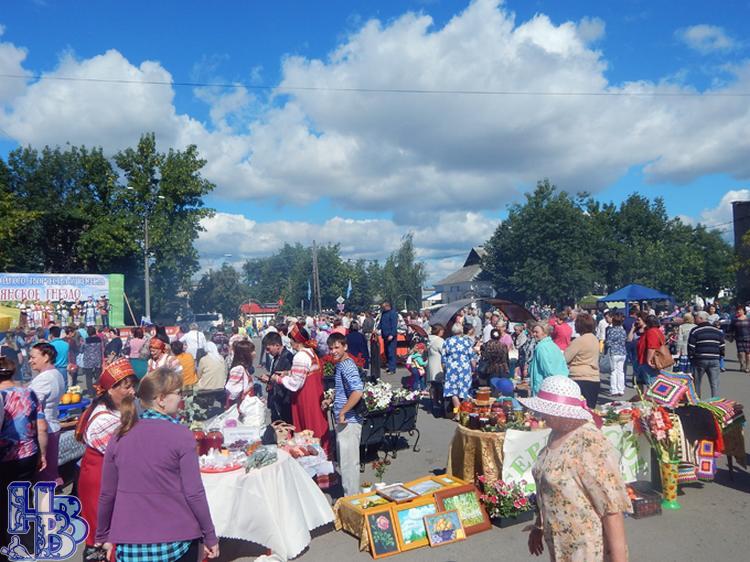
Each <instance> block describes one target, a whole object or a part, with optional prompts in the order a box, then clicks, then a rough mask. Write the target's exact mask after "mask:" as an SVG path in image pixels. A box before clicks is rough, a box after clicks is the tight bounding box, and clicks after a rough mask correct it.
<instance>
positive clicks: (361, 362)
mask: <svg viewBox="0 0 750 562" xmlns="http://www.w3.org/2000/svg"><path fill="white" fill-rule="evenodd" d="M350 357H351V358H352V361H354V364H355V365H356V366H357V368H358V369H359V370H360V371H361V370H362V369H364V368H365V358H364V357H362V355H361V354H360V355H356V356H354V355H350ZM320 361H321V363H323V376H324V377H333V376H334V375H335V374H336V363H335V362H334V360H333V355H331V354H330V353H329V354H327V355H324V356H323V357H321V358H320Z"/></svg>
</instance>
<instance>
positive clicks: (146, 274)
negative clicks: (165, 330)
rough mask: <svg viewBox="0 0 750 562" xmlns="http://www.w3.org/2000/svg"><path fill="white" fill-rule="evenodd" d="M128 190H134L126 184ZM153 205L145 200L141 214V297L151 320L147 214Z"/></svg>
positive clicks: (153, 203)
mask: <svg viewBox="0 0 750 562" xmlns="http://www.w3.org/2000/svg"><path fill="white" fill-rule="evenodd" d="M127 189H128V190H129V191H135V188H134V187H132V186H128V187H127ZM156 199H162V200H163V199H165V197H164V196H163V195H157V196H156ZM154 206H155V200H154V199H151V200H149V201H146V205H145V207H146V210H145V213H144V214H143V277H144V279H143V297H144V299H145V303H144V305H145V306H144V308H145V312H146V314H145V316H146V318H147V319H148V321H149V322H150V321H151V264H150V263H149V255H148V254H149V246H148V216H149V214H151V212H152V211H153V209H154Z"/></svg>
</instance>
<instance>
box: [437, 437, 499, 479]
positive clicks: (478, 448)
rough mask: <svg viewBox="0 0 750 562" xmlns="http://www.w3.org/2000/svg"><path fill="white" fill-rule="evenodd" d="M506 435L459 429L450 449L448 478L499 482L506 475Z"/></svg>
mask: <svg viewBox="0 0 750 562" xmlns="http://www.w3.org/2000/svg"><path fill="white" fill-rule="evenodd" d="M504 442H505V432H504V431H502V432H498V433H491V432H486V431H481V430H477V429H469V428H468V427H464V426H462V425H459V426H458V427H456V432H455V433H454V434H453V440H452V441H451V444H450V448H449V449H448V467H447V472H448V474H452V475H454V476H457V477H459V478H463V479H464V480H468V481H472V480H473V479H474V478H475V476H476V475H477V474H483V475H485V476H486V477H487V478H490V479H493V480H498V479H500V477H501V476H502V473H503V443H504Z"/></svg>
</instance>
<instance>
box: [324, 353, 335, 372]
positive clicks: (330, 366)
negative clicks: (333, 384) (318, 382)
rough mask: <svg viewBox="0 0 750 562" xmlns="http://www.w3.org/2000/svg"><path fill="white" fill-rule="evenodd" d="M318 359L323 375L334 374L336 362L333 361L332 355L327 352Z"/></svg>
mask: <svg viewBox="0 0 750 562" xmlns="http://www.w3.org/2000/svg"><path fill="white" fill-rule="evenodd" d="M320 360H321V362H322V363H323V376H324V377H332V376H334V374H335V373H336V363H334V362H333V355H331V354H330V353H329V354H328V355H324V356H323V357H322V358H321V359H320Z"/></svg>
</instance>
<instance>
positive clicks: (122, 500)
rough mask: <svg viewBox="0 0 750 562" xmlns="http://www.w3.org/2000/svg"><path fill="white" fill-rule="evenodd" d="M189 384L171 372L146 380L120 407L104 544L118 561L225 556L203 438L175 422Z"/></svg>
mask: <svg viewBox="0 0 750 562" xmlns="http://www.w3.org/2000/svg"><path fill="white" fill-rule="evenodd" d="M181 388H182V377H181V376H180V375H179V374H178V373H176V372H174V371H173V370H171V369H168V368H160V369H156V370H154V371H152V372H151V373H149V374H148V375H146V376H145V377H144V378H143V380H142V381H141V384H140V387H139V388H138V397H139V398H140V400H141V404H142V405H143V407H144V409H145V410H144V412H143V414H142V415H141V417H140V419H139V418H138V414H137V413H136V409H135V404H134V403H133V399H132V398H130V397H129V398H127V399H125V400H123V403H122V405H121V406H120V412H121V422H122V425H121V427H120V431H119V434H118V435H117V436H116V437H114V438H113V439H112V440H111V441H110V442H109V445H108V447H107V453H106V455H105V458H104V468H103V471H102V488H101V495H100V496H99V514H98V527H97V530H96V542H97V544H100V545H103V547H104V549H105V550H106V551H107V554H108V555H109V554H110V553H111V551H112V549H113V544H116V545H117V547H116V553H117V561H118V562H142V561H143V560H159V561H160V562H178V561H179V562H195V561H196V560H198V559H200V558H203V556H200V557H199V548H200V543H201V542H202V543H203V553H202V554H203V555H204V556H208V558H216V557H217V556H219V540H218V538H217V537H216V532H215V531H214V525H213V522H212V521H211V514H210V512H209V509H208V502H207V500H206V492H205V490H204V489H203V482H202V481H201V476H200V469H199V468H198V455H197V454H196V451H195V439H194V438H193V435H192V433H190V431H189V430H188V428H187V427H185V426H183V425H180V424H179V422H177V420H176V419H175V416H176V415H177V411H178V409H179V404H180V389H181Z"/></svg>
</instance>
